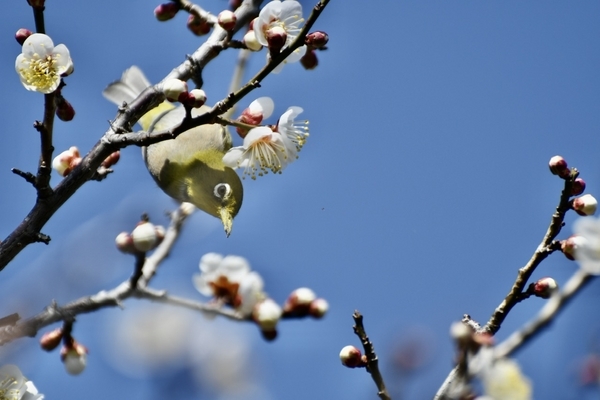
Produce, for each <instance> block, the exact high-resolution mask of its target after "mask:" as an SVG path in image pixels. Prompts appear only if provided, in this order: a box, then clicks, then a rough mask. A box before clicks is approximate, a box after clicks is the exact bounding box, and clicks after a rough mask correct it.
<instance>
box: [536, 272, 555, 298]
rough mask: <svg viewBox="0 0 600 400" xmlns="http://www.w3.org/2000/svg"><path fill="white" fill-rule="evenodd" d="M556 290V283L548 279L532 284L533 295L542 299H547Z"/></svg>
mask: <svg viewBox="0 0 600 400" xmlns="http://www.w3.org/2000/svg"><path fill="white" fill-rule="evenodd" d="M556 289H558V285H557V284H556V281H555V280H554V279H552V278H550V277H546V278H542V279H538V281H537V282H535V283H534V284H533V294H534V295H536V296H537V297H541V298H542V299H547V298H549V297H550V296H551V295H552V294H553V293H554V292H555V291H556Z"/></svg>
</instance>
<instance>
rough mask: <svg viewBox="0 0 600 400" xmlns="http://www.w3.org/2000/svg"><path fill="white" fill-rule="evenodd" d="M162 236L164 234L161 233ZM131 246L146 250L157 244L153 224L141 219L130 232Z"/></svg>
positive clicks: (142, 250) (138, 249)
mask: <svg viewBox="0 0 600 400" xmlns="http://www.w3.org/2000/svg"><path fill="white" fill-rule="evenodd" d="M163 237H164V234H163ZM131 239H132V240H133V247H134V248H135V249H136V250H137V251H141V252H146V251H150V250H152V249H154V248H155V247H156V246H158V241H159V239H158V235H157V230H156V227H155V226H154V224H152V223H150V222H146V221H142V222H140V223H139V224H138V226H136V227H135V229H134V230H133V232H131Z"/></svg>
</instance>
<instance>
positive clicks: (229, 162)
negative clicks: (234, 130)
mask: <svg viewBox="0 0 600 400" xmlns="http://www.w3.org/2000/svg"><path fill="white" fill-rule="evenodd" d="M245 151H246V150H245V149H244V148H243V147H241V146H238V147H233V148H231V149H229V151H228V152H227V153H225V155H224V156H223V164H225V165H226V166H228V167H230V168H238V167H240V166H241V165H240V164H241V160H242V157H243V156H244V152H245Z"/></svg>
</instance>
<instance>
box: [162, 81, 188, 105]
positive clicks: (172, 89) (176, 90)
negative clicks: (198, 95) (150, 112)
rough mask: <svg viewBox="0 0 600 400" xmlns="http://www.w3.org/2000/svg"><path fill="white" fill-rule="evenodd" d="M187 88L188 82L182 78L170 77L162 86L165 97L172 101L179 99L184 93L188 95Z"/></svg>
mask: <svg viewBox="0 0 600 400" xmlns="http://www.w3.org/2000/svg"><path fill="white" fill-rule="evenodd" d="M187 90H188V88H187V83H186V82H184V81H182V80H180V79H169V80H167V81H166V82H165V83H164V84H163V87H162V91H163V93H164V94H165V97H166V98H167V100H169V101H172V102H174V101H179V97H180V96H181V94H183V93H185V94H186V95H187Z"/></svg>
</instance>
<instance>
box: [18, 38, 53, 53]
mask: <svg viewBox="0 0 600 400" xmlns="http://www.w3.org/2000/svg"><path fill="white" fill-rule="evenodd" d="M53 50H54V43H53V42H52V39H50V36H48V35H44V34H43V33H34V34H33V35H31V36H29V37H28V38H27V39H26V40H25V42H24V43H23V50H22V52H23V54H24V55H25V56H26V57H28V58H44V57H45V56H49V55H51V54H52V51H53Z"/></svg>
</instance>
